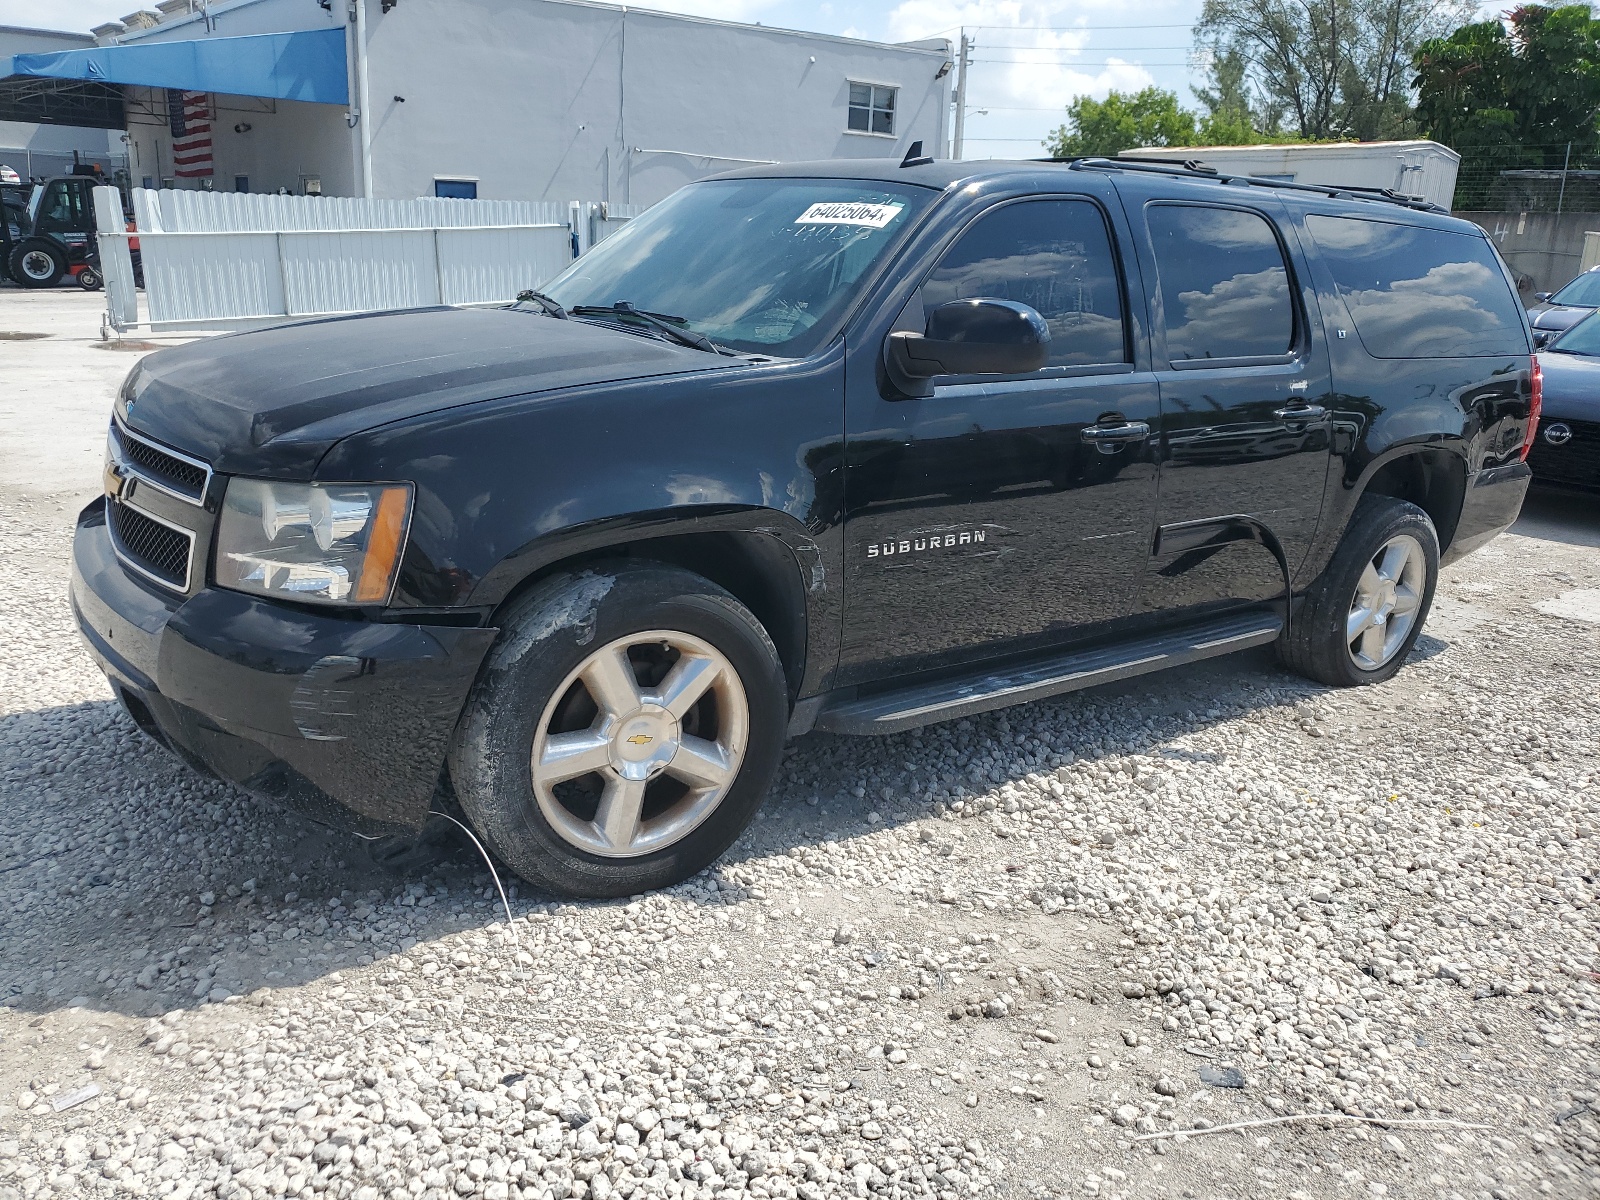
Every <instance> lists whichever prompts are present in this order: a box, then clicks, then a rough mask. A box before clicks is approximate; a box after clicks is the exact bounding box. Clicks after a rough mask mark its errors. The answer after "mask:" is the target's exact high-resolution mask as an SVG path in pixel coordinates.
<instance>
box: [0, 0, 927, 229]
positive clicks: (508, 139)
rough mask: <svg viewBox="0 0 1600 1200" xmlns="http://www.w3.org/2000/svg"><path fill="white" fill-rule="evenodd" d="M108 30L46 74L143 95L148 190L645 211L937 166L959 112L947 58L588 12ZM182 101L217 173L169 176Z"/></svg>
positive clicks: (467, 6)
mask: <svg viewBox="0 0 1600 1200" xmlns="http://www.w3.org/2000/svg"><path fill="white" fill-rule="evenodd" d="M95 32H96V34H97V35H98V37H99V45H98V47H96V48H95V49H93V50H89V51H87V52H85V53H84V54H83V55H79V56H65V57H64V58H63V60H62V61H61V62H60V63H56V64H46V65H45V66H44V67H42V68H38V69H42V70H47V71H55V72H58V73H59V74H60V75H61V76H63V77H72V76H73V74H74V73H75V72H76V73H77V75H78V76H79V77H88V76H86V75H84V72H85V71H87V70H88V67H87V66H86V65H85V64H86V62H87V59H88V57H92V56H98V58H99V66H98V70H97V71H96V72H95V74H94V76H93V77H94V78H99V79H105V80H108V81H111V82H116V83H121V84H124V85H127V86H125V87H124V91H125V93H126V97H127V105H128V132H129V134H130V136H131V146H130V150H131V159H132V161H131V163H130V172H131V175H132V177H133V181H134V183H135V184H136V185H137V184H140V183H143V182H146V181H147V182H148V186H156V187H160V186H178V187H185V186H188V187H194V186H209V187H212V188H215V189H216V190H219V191H235V190H239V191H255V192H263V191H277V190H279V189H287V190H289V191H291V192H306V191H316V190H319V189H320V191H321V192H322V193H323V194H327V195H362V194H366V195H370V196H375V197H379V198H386V197H392V198H408V197H414V196H420V195H434V194H442V195H476V196H478V197H480V198H484V199H527V200H557V201H564V200H572V199H583V200H605V201H611V202H613V203H620V204H630V203H631V204H643V203H651V202H654V201H656V200H659V199H661V198H662V197H663V196H666V195H667V194H669V193H671V192H672V191H675V190H676V189H677V188H678V187H680V186H681V185H683V184H684V183H686V182H688V181H690V180H692V179H696V178H699V177H701V176H704V175H707V174H711V173H714V172H717V171H722V170H728V169H731V168H733V167H736V166H739V165H741V164H742V163H747V162H759V161H791V160H797V159H809V158H834V157H864V158H868V157H870V158H882V157H888V156H891V155H893V156H896V157H900V156H903V155H904V154H905V153H906V151H907V149H908V148H909V147H910V145H911V143H913V142H916V141H921V142H922V143H923V144H924V146H925V147H926V148H927V150H928V151H929V152H930V153H936V152H939V151H940V150H941V149H942V147H943V145H944V139H945V116H946V114H947V112H948V110H949V106H950V95H949V88H950V84H951V73H950V47H949V44H948V43H947V42H945V41H943V40H938V41H929V42H919V43H914V44H909V45H883V44H878V43H872V42H864V41H857V40H853V39H849V38H840V37H829V36H824V35H820V34H808V33H795V32H790V31H786V30H778V29H768V28H763V27H760V26H754V25H740V24H734V23H730V22H726V21H712V20H704V19H701V18H697V17H685V16H674V15H669V14H665V13H657V12H651V11H648V10H641V9H635V8H631V7H622V6H617V5H611V4H600V3H590V2H587V0H210V3H209V4H207V5H206V6H204V8H202V7H201V6H200V5H199V4H198V3H193V2H192V0H164V2H163V3H161V4H159V5H158V6H157V10H153V11H150V12H146V13H136V14H131V15H130V16H129V17H127V18H125V19H124V20H123V21H122V22H115V23H112V24H110V25H103V26H100V27H99V28H98V29H96V31H95ZM284 34H293V35H296V36H295V37H294V38H293V39H283V38H281V37H280V38H279V40H277V41H275V42H272V43H271V45H272V47H274V49H273V51H272V54H271V55H264V54H263V53H262V51H263V48H264V47H266V46H267V45H268V43H267V42H266V41H265V40H264V39H263V37H262V35H284ZM300 35H312V36H300ZM170 43H184V44H185V46H184V51H185V53H184V54H182V55H174V54H173V53H171V51H172V50H176V49H178V48H177V47H175V46H169V48H168V49H166V50H163V49H161V47H162V46H163V45H164V44H170ZM190 49H193V50H194V51H195V52H194V53H192V54H189V53H187V51H189V50H190ZM185 63H187V64H188V65H185ZM3 67H4V64H3V63H0V69H3ZM30 69H34V68H30ZM233 80H238V81H239V82H230V81H233ZM141 84H147V85H155V86H139V85H141ZM230 87H231V88H233V89H235V90H234V92H230V91H228V88H230ZM183 91H189V92H192V93H202V94H203V96H204V100H203V101H202V102H203V103H204V104H206V105H208V106H209V117H210V119H209V125H210V131H209V132H210V141H211V146H210V154H211V161H210V163H209V164H202V165H208V166H209V169H210V171H211V174H210V175H202V176H192V175H191V176H190V177H187V178H186V177H185V175H184V172H183V170H182V168H183V167H184V166H187V167H188V168H189V169H190V170H191V171H192V170H193V169H194V167H195V163H194V162H193V158H194V155H193V153H192V152H191V154H190V155H189V157H190V159H191V161H190V162H188V163H187V164H182V163H180V164H177V165H175V164H174V154H173V140H174V132H173V130H174V128H177V129H178V130H180V131H185V132H190V130H189V128H188V126H186V125H184V124H182V119H183V118H182V113H181V98H180V99H177V100H175V99H174V97H175V96H178V97H181V93H182V92H183ZM236 93H244V94H236ZM193 103H194V101H193V98H191V104H193ZM174 105H177V106H178V108H179V117H178V121H179V123H178V124H176V125H174V123H173V121H171V120H169V117H171V116H172V114H173V109H174ZM194 115H195V110H194V109H193V108H192V107H191V109H190V118H191V119H192V118H193V116H194ZM180 157H182V156H181V155H180ZM169 181H171V182H170V183H169Z"/></svg>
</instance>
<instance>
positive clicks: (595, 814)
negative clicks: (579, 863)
mask: <svg viewBox="0 0 1600 1200" xmlns="http://www.w3.org/2000/svg"><path fill="white" fill-rule="evenodd" d="M749 733H750V712H749V702H748V700H747V699H746V697H745V692H744V686H743V684H741V683H740V681H739V675H738V672H737V671H735V670H734V668H733V664H732V663H730V662H729V661H728V659H727V658H726V657H725V656H724V655H723V654H722V653H721V652H720V651H719V650H717V649H716V647H714V646H712V645H711V644H710V643H708V642H706V641H703V640H702V639H700V638H697V637H694V636H692V635H690V634H686V633H679V632H674V631H670V630H652V631H649V632H645V633H634V634H629V635H627V636H626V637H623V638H618V639H617V640H616V641H613V642H610V643H609V644H607V645H605V646H602V647H600V648H599V649H598V650H596V651H594V652H593V653H592V654H590V655H589V656H588V657H587V658H585V659H584V660H583V662H582V663H580V664H579V665H578V667H577V668H576V669H575V670H573V671H572V672H571V673H570V674H569V675H568V676H567V678H566V679H565V680H564V681H563V682H562V684H561V686H560V687H558V688H556V690H555V693H554V696H553V698H552V699H551V701H550V703H549V704H547V705H546V706H545V710H544V712H543V714H542V715H541V716H540V719H539V724H538V726H537V728H536V729H535V732H534V738H533V755H532V762H531V767H532V777H533V791H534V796H535V799H536V800H537V801H538V804H539V809H540V811H541V812H542V813H543V815H544V817H545V819H546V820H547V821H549V823H550V825H551V826H552V827H553V828H554V829H555V831H556V833H558V834H559V835H560V836H561V837H562V838H563V839H564V840H566V841H567V842H569V843H570V844H572V845H573V846H576V847H577V848H578V849H580V850H583V851H586V852H588V853H590V854H594V855H598V856H601V857H606V858H636V857H639V856H641V855H645V854H650V853H653V852H655V851H657V850H661V849H664V848H665V847H667V846H670V845H672V844H673V843H675V842H678V841H680V840H682V839H683V838H685V837H687V836H688V835H689V834H690V833H691V832H692V831H693V830H695V829H697V828H698V827H699V826H700V825H701V824H703V823H704V822H705V820H706V819H707V818H708V817H710V816H711V814H712V813H713V812H714V811H716V808H717V806H718V805H719V804H721V803H722V801H723V799H724V798H725V797H726V796H727V794H728V790H729V788H731V787H732V786H733V782H734V780H735V779H736V778H737V777H738V774H739V768H740V765H741V764H742V762H743V760H744V754H745V748H746V746H747V744H748V742H749Z"/></svg>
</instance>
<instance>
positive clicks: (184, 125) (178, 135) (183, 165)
mask: <svg viewBox="0 0 1600 1200" xmlns="http://www.w3.org/2000/svg"><path fill="white" fill-rule="evenodd" d="M210 100H211V98H210V96H209V94H208V93H206V92H180V91H178V90H177V89H175V88H168V89H167V120H168V122H169V124H170V125H171V126H172V173H173V174H174V175H176V176H177V177H178V178H179V179H199V178H202V177H204V176H209V175H210V174H211V173H212V172H211V103H210Z"/></svg>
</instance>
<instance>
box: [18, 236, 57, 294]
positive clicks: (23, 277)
mask: <svg viewBox="0 0 1600 1200" xmlns="http://www.w3.org/2000/svg"><path fill="white" fill-rule="evenodd" d="M6 266H7V268H8V269H9V270H10V272H11V278H12V279H14V280H15V281H16V282H17V283H19V284H21V285H22V286H23V287H25V288H47V287H55V285H56V284H58V283H60V282H61V277H62V276H63V275H65V274H66V273H67V259H66V256H65V255H64V254H62V253H61V251H60V250H58V249H56V247H54V246H52V245H51V244H50V243H49V242H45V241H40V240H39V239H37V238H30V239H29V240H28V241H25V242H22V243H21V244H20V245H18V246H17V247H16V249H14V250H12V251H11V257H10V259H9V260H8V261H7V262H6Z"/></svg>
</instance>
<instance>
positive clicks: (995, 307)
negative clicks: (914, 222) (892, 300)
mask: <svg viewBox="0 0 1600 1200" xmlns="http://www.w3.org/2000/svg"><path fill="white" fill-rule="evenodd" d="M884 360H885V364H886V365H887V367H888V371H889V377H890V379H892V380H893V381H894V384H895V386H896V387H898V388H899V389H900V390H901V391H903V392H905V393H906V394H907V395H909V396H930V395H932V394H933V385H932V384H931V383H930V382H929V381H930V380H932V379H934V378H936V377H938V376H940V375H1021V374H1025V373H1026V372H1028V371H1037V370H1038V369H1039V368H1040V367H1042V366H1044V365H1045V363H1047V362H1049V361H1050V327H1049V326H1048V325H1046V324H1045V320H1044V318H1043V317H1042V316H1040V315H1039V313H1038V312H1037V311H1036V310H1034V309H1032V308H1029V307H1028V306H1027V305H1026V304H1017V303H1016V302H1014V301H1011V300H988V299H982V298H979V299H974V300H952V301H950V302H949V303H948V304H941V305H939V307H938V308H936V309H934V310H933V311H932V312H930V313H929V314H928V324H927V332H926V333H925V334H916V333H904V332H902V333H891V334H890V335H889V337H888V340H887V341H886V342H885V343H884Z"/></svg>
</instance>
